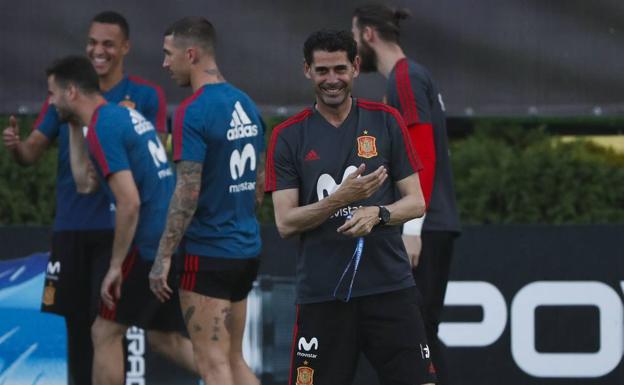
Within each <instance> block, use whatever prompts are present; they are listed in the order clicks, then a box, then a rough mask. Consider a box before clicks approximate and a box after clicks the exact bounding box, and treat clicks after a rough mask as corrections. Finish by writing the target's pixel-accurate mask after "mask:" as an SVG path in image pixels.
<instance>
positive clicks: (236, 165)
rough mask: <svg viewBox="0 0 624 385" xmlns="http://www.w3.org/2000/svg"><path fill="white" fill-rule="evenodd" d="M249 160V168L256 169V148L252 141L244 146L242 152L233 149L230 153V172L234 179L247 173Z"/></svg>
mask: <svg viewBox="0 0 624 385" xmlns="http://www.w3.org/2000/svg"><path fill="white" fill-rule="evenodd" d="M247 160H249V163H250V165H249V169H250V170H251V171H254V170H255V169H256V150H255V149H254V146H253V145H252V144H251V143H247V144H246V145H245V147H243V151H242V152H238V150H234V151H232V155H230V174H231V176H232V179H233V180H237V179H238V178H240V177H242V176H243V174H244V173H245V169H246V166H247Z"/></svg>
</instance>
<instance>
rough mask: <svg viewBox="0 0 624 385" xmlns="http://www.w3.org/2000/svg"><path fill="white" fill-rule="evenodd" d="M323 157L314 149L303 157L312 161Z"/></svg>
mask: <svg viewBox="0 0 624 385" xmlns="http://www.w3.org/2000/svg"><path fill="white" fill-rule="evenodd" d="M319 159H321V158H320V157H319V156H318V154H317V153H316V151H314V150H310V152H308V155H306V156H305V158H303V160H305V161H306V162H307V161H310V160H319Z"/></svg>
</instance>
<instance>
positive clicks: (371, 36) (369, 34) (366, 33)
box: [362, 25, 376, 43]
mask: <svg viewBox="0 0 624 385" xmlns="http://www.w3.org/2000/svg"><path fill="white" fill-rule="evenodd" d="M362 38H363V39H364V41H365V42H367V43H371V42H372V41H374V40H375V39H376V36H375V30H374V29H373V27H371V26H370V25H366V26H364V28H363V29H362Z"/></svg>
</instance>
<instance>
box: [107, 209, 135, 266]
mask: <svg viewBox="0 0 624 385" xmlns="http://www.w3.org/2000/svg"><path fill="white" fill-rule="evenodd" d="M138 222H139V205H136V204H124V203H117V206H116V211H115V238H114V240H113V255H112V257H111V261H110V266H111V267H117V268H121V265H122V264H123V262H124V260H125V259H126V255H128V251H129V250H130V245H131V244H132V239H133V238H134V233H135V232H136V227H137V224H138Z"/></svg>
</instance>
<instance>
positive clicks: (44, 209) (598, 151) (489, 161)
mask: <svg viewBox="0 0 624 385" xmlns="http://www.w3.org/2000/svg"><path fill="white" fill-rule="evenodd" d="M280 121H281V119H280V118H270V119H267V124H268V125H269V127H274V126H275V125H276V124H278V123H279V122H280ZM32 122H33V118H32V117H26V118H25V117H22V118H21V119H20V127H21V130H22V134H23V135H22V137H23V138H25V137H26V136H27V134H28V132H29V131H30V127H31V126H32ZM6 125H7V118H6V117H0V128H2V129H4V127H6ZM269 137H270V132H269V133H267V140H268V138H269ZM56 151H57V149H56V147H52V148H51V149H50V150H49V151H47V152H46V154H45V155H44V157H43V159H41V161H40V162H39V163H38V164H37V165H36V166H34V167H19V166H17V165H16V164H15V162H13V160H12V159H11V158H10V155H9V154H7V152H6V151H5V149H4V146H0V173H1V174H0V175H2V179H1V180H0V224H38V225H49V224H51V223H52V219H53V215H54V199H55V197H54V190H55V189H54V182H55V175H56V162H57V161H56V156H57V152H56ZM451 153H452V156H451V161H452V164H453V170H454V176H455V188H456V194H457V200H458V205H459V209H460V214H461V218H462V222H463V223H466V224H468V223H475V224H476V223H546V224H563V223H624V155H621V154H617V153H615V152H613V151H611V150H608V149H605V148H603V147H599V146H597V145H594V144H592V143H591V142H587V141H582V140H576V141H572V142H562V141H560V140H559V139H558V137H553V136H550V135H548V134H546V133H545V130H544V126H539V125H536V126H535V127H533V128H527V127H526V124H523V125H520V124H518V123H517V122H514V121H512V120H509V121H505V120H502V119H497V120H482V121H480V122H478V123H477V124H476V129H475V133H474V134H473V135H471V136H469V137H468V138H466V139H462V140H456V141H453V142H452V146H451ZM259 217H260V220H261V221H262V222H265V223H271V222H273V220H274V219H273V205H272V202H271V199H270V198H269V197H268V196H267V199H265V201H264V203H263V205H262V207H261V208H260V210H259Z"/></svg>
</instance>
